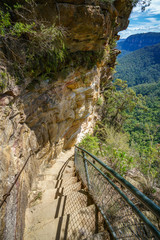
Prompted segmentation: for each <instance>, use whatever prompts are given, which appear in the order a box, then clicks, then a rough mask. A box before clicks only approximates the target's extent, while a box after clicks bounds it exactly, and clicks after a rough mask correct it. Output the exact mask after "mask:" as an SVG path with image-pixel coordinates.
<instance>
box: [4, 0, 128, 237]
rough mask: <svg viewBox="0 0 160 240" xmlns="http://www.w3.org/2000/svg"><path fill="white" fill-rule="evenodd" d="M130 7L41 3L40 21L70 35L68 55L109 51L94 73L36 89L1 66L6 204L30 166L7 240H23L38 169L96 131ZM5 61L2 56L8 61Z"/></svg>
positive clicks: (82, 0)
mask: <svg viewBox="0 0 160 240" xmlns="http://www.w3.org/2000/svg"><path fill="white" fill-rule="evenodd" d="M131 2H132V1H130V0H127V1H124V0H116V1H115V2H114V5H111V4H109V3H105V2H101V1H94V0H57V1H51V0H50V1H45V0H41V1H40V0H38V1H36V9H35V11H36V14H37V16H38V17H39V18H40V19H44V20H45V21H47V23H50V24H53V23H54V22H56V24H57V25H60V26H62V27H64V28H65V29H66V32H67V34H66V46H67V50H68V52H70V53H74V54H80V55H86V58H87V56H88V53H89V52H90V51H92V52H94V53H96V51H100V50H103V51H104V50H105V54H104V56H103V58H101V60H98V57H97V60H96V63H95V64H94V66H92V67H90V68H88V67H86V66H85V64H84V63H83V62H82V64H81V63H80V64H77V65H76V67H75V66H72V65H71V66H70V67H69V69H68V70H69V71H68V72H67V75H66V76H63V74H58V75H56V77H55V78H54V79H45V80H44V81H43V80H42V81H35V84H34V87H33V88H29V87H28V85H29V84H30V83H32V81H33V79H25V81H23V84H21V85H16V79H14V78H13V77H11V76H10V73H9V72H5V76H4V74H2V73H3V72H4V71H6V68H5V64H3V62H1V66H0V67H1V78H4V77H5V78H6V82H7V84H6V85H5V87H4V88H3V91H1V93H0V159H1V162H0V183H1V185H0V196H1V200H2V199H3V195H4V194H5V193H6V192H7V191H8V189H9V187H10V186H11V184H12V183H13V182H14V179H15V177H16V175H17V173H18V172H19V171H20V170H21V168H22V166H23V165H24V163H25V162H26V160H28V163H27V165H26V167H25V169H24V171H23V172H22V174H21V177H20V178H19V180H18V182H17V183H16V184H15V186H14V188H13V189H12V191H11V194H10V196H9V197H8V199H7V203H4V204H3V207H2V209H1V210H2V211H1V220H0V229H1V231H0V239H5V240H12V239H22V235H23V230H24V212H25V208H26V205H27V192H28V189H30V187H31V184H32V181H33V178H35V176H36V173H37V171H38V169H39V168H40V167H42V166H43V165H44V164H45V165H47V164H53V163H54V158H55V157H56V156H57V155H58V154H59V153H60V152H61V151H62V150H64V149H68V148H70V147H72V146H73V145H74V144H75V143H76V141H77V136H79V138H80V136H81V134H84V132H87V131H90V130H91V129H92V127H93V125H94V122H95V121H96V119H97V117H98V114H97V106H96V102H97V99H98V97H99V96H100V90H101V89H102V88H104V87H105V84H106V83H107V82H108V81H109V79H110V78H111V75H112V67H114V63H115V59H116V55H117V53H118V52H117V51H116V50H113V49H111V46H110V45H111V43H112V42H113V40H115V39H117V38H118V37H117V33H118V31H120V30H123V29H125V28H126V27H127V25H128V17H129V14H130V12H131V9H132V4H131ZM5 54H6V53H5V52H3V49H2V48H1V54H0V56H1V59H5V57H4V56H5ZM95 56H96V54H95ZM53 64H54V63H53ZM78 134H80V135H78Z"/></svg>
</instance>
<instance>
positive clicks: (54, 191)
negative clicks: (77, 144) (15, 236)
mask: <svg viewBox="0 0 160 240" xmlns="http://www.w3.org/2000/svg"><path fill="white" fill-rule="evenodd" d="M28 198H29V201H28V208H27V210H26V214H25V232H24V240H59V239H61V240H64V239H66V240H67V239H69V240H76V239H77V240H80V239H90V240H91V239H94V240H101V239H105V240H108V239H110V238H109V234H108V232H105V231H104V226H103V219H102V217H101V216H100V214H99V213H98V211H97V209H96V207H95V205H94V204H93V201H92V199H91V198H90V197H89V195H88V193H87V191H86V189H85V187H84V186H83V185H82V183H81V181H80V180H79V179H78V177H77V176H76V172H75V166H74V150H73V149H71V150H68V151H66V152H64V153H63V152H62V153H61V154H60V156H59V157H58V158H57V159H56V161H55V163H54V164H53V165H52V166H48V167H47V166H46V167H45V168H44V169H43V171H41V172H40V173H39V174H38V176H37V178H36V179H35V181H34V183H33V185H32V189H31V191H30V192H29V195H28Z"/></svg>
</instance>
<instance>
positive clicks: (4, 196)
mask: <svg viewBox="0 0 160 240" xmlns="http://www.w3.org/2000/svg"><path fill="white" fill-rule="evenodd" d="M33 155H34V154H33V153H31V154H30V155H29V157H28V158H27V160H26V161H25V163H24V165H23V167H22V168H21V170H20V172H19V173H18V174H16V175H15V180H14V182H13V183H12V185H11V187H10V188H9V190H8V192H7V193H6V194H4V195H3V200H2V201H1V202H0V209H1V208H2V206H3V204H4V203H6V201H7V198H8V197H9V196H10V194H11V191H12V189H13V188H14V186H15V184H16V183H17V181H18V179H19V178H20V176H21V174H22V172H23V170H24V169H25V167H26V165H27V163H28V161H29V159H30V157H31V156H33Z"/></svg>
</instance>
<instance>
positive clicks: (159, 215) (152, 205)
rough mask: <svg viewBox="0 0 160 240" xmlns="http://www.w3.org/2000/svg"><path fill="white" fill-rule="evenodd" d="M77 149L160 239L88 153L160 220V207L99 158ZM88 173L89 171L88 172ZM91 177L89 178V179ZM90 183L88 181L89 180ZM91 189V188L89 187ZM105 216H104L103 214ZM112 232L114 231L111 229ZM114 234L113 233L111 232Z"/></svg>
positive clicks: (156, 233) (156, 234) (153, 227)
mask: <svg viewBox="0 0 160 240" xmlns="http://www.w3.org/2000/svg"><path fill="white" fill-rule="evenodd" d="M75 147H76V148H77V149H79V150H81V151H82V157H83V160H84V162H88V163H89V164H90V165H92V167H94V168H95V169H96V170H97V171H98V172H99V173H100V174H101V175H102V176H103V177H104V178H105V179H106V180H107V181H108V182H109V183H110V184H111V185H112V186H113V188H114V189H115V190H116V191H117V192H118V193H119V194H120V195H121V196H122V197H123V199H124V200H125V201H126V202H127V203H128V205H130V206H131V208H132V209H133V211H134V212H135V213H136V215H138V216H139V218H140V219H141V220H142V221H143V222H144V223H145V224H146V225H147V226H148V227H149V229H150V230H151V232H152V233H153V234H154V236H155V237H156V238H157V239H160V232H159V231H158V230H157V228H156V227H155V226H154V225H153V224H152V223H151V222H150V221H149V220H148V219H147V218H146V217H145V216H144V215H143V214H142V213H141V211H140V210H139V209H138V208H137V207H136V206H135V205H134V204H133V202H132V201H131V200H129V199H128V197H127V196H126V195H125V194H124V193H123V192H122V191H121V190H120V189H119V188H118V187H117V186H116V185H115V184H114V183H113V182H112V181H111V180H110V179H109V178H108V176H106V175H105V174H104V173H103V172H102V171H101V170H100V169H99V168H98V167H97V166H95V164H94V163H92V162H91V161H90V160H88V159H87V158H86V156H85V154H86V153H87V154H88V155H89V156H90V157H92V158H93V159H94V160H95V161H96V162H98V163H99V164H100V165H101V166H103V167H104V168H105V169H106V170H107V172H108V173H110V174H111V175H112V176H114V178H115V179H116V180H117V181H118V182H119V183H120V184H121V185H123V186H124V187H126V188H127V189H128V190H129V191H130V192H131V193H132V194H133V195H135V196H136V197H137V198H138V199H139V200H140V201H141V202H142V203H143V204H144V205H145V206H146V207H147V208H148V209H149V210H150V211H152V213H153V214H154V215H155V216H156V217H157V218H160V207H159V206H158V205H156V204H155V203H154V202H153V201H152V200H150V199H149V198H148V197H147V196H145V195H144V194H143V193H142V192H140V191H139V190H138V189H137V188H135V187H134V186H133V185H132V184H130V183H129V182H128V181H127V180H125V179H124V178H123V177H122V176H120V175H119V174H118V173H116V172H115V171H114V170H113V169H112V168H110V167H109V166H107V165H106V164H105V163H103V162H102V161H101V160H99V159H98V158H97V157H95V156H94V155H92V154H91V153H89V152H88V151H87V150H85V149H83V148H81V147H78V146H75ZM86 170H87V169H86V163H85V171H86ZM86 173H87V171H86ZM88 178H89V177H88V176H87V179H88ZM87 181H88V180H87ZM88 188H89V186H88ZM102 215H103V214H102ZM111 230H112V229H111ZM111 233H112V232H111ZM112 235H114V236H113V237H114V239H116V237H115V234H114V232H113V234H112Z"/></svg>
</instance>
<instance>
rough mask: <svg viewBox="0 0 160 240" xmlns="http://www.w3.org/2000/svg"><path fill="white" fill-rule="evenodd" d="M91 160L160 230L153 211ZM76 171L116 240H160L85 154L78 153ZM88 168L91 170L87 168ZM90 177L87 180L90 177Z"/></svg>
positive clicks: (77, 151)
mask: <svg viewBox="0 0 160 240" xmlns="http://www.w3.org/2000/svg"><path fill="white" fill-rule="evenodd" d="M87 159H88V160H89V161H90V162H91V163H92V164H94V166H95V167H97V168H98V169H99V170H100V171H102V172H103V174H105V176H106V177H107V178H109V180H111V181H112V183H113V185H115V186H116V187H118V188H119V190H120V191H121V192H123V193H124V194H125V195H126V196H127V198H128V199H129V200H131V201H132V202H133V204H134V205H135V206H136V207H137V208H138V209H139V210H140V211H141V213H143V214H144V215H146V216H147V217H148V219H149V220H150V221H151V222H152V223H153V224H154V225H155V227H156V228H157V229H159V223H158V219H157V218H156V217H155V216H154V215H153V214H152V212H151V211H149V210H148V209H147V208H146V207H145V205H144V204H143V203H142V202H141V201H140V200H139V199H138V198H137V197H135V196H134V195H133V194H132V193H131V192H130V191H129V190H128V189H126V188H125V187H124V186H122V185H121V184H120V183H119V182H118V181H117V180H116V179H115V178H114V177H113V176H111V174H109V173H108V172H107V171H106V169H105V168H103V166H101V165H100V164H99V163H98V162H96V161H95V160H94V159H93V158H92V157H91V156H89V155H87ZM75 165H76V169H77V171H78V173H79V175H80V177H81V179H82V181H83V182H84V184H85V185H86V186H88V190H89V193H90V194H91V196H92V198H93V200H94V202H95V203H96V205H97V206H98V208H99V209H101V210H102V212H103V214H104V215H105V216H106V218H107V220H108V221H109V223H110V225H111V226H112V229H113V231H114V233H115V234H116V239H143V240H144V239H152V240H153V239H157V238H156V237H155V236H154V234H153V233H152V232H151V230H150V229H149V227H148V226H147V225H146V224H145V223H144V222H143V221H142V220H141V218H140V217H139V216H137V214H136V213H135V212H134V211H133V209H132V207H131V206H130V205H129V204H128V203H127V202H126V201H125V200H124V198H123V197H122V196H121V194H120V193H119V192H118V191H117V190H116V189H115V187H114V186H112V185H111V183H110V182H109V181H108V180H107V179H106V178H105V177H104V176H103V175H102V174H101V173H100V172H98V171H97V169H95V167H94V166H93V165H91V164H90V163H89V162H88V161H86V163H85V160H84V158H83V154H82V152H81V150H79V149H76V157H75ZM85 166H87V169H86V167H85ZM86 173H87V174H88V176H87V174H86Z"/></svg>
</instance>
